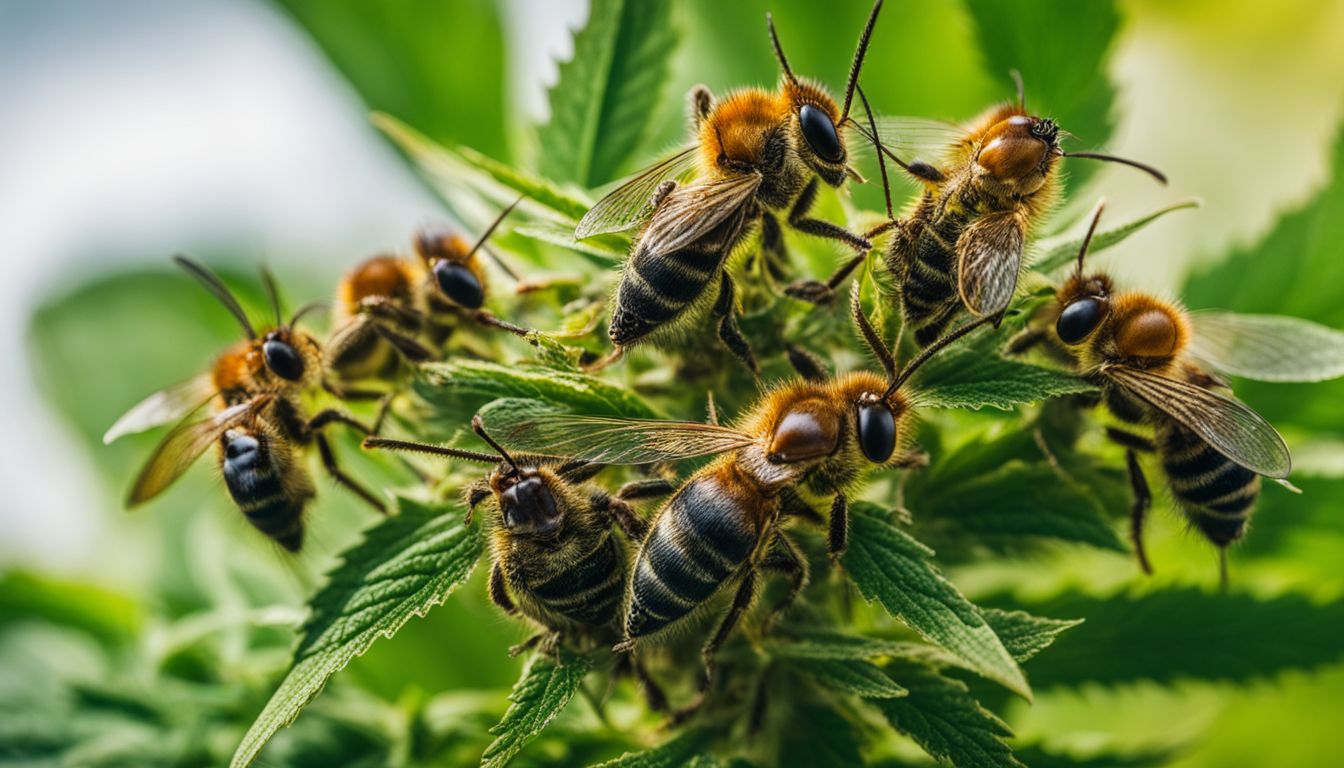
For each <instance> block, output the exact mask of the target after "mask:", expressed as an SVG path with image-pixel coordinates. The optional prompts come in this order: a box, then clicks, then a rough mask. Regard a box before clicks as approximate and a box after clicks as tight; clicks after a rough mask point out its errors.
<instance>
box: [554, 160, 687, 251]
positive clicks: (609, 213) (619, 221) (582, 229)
mask: <svg viewBox="0 0 1344 768" xmlns="http://www.w3.org/2000/svg"><path fill="white" fill-rule="evenodd" d="M697 158H698V147H695V146H690V147H687V148H685V149H683V150H681V151H680V152H678V153H677V154H675V155H672V156H671V157H669V158H667V159H666V160H662V161H661V162H658V163H655V164H653V165H651V166H649V167H648V168H645V169H644V170H642V171H640V172H639V173H637V174H635V175H634V176H633V177H631V178H630V179H629V180H627V181H625V182H623V183H622V184H621V185H620V186H619V187H617V188H616V189H614V190H612V191H611V192H609V193H608V194H607V196H606V197H603V198H602V199H601V200H598V201H597V204H596V205H594V206H593V207H592V208H590V209H588V212H587V213H585V214H584V215H583V218H582V219H580V220H579V225H578V226H577V227H575V228H574V239H575V240H583V239H584V238H588V237H593V236H594V235H602V234H606V233H609V232H624V231H625V230H627V229H630V228H632V227H635V226H638V225H639V224H641V223H643V222H644V221H645V220H647V219H648V218H649V216H651V215H652V214H653V207H652V206H651V205H649V198H650V197H652V196H653V191H654V190H655V189H657V188H658V185H659V184H662V183H663V182H664V181H667V180H669V179H672V180H674V181H681V182H684V181H687V180H689V179H690V178H691V177H692V176H694V175H695V172H696V170H697V169H698V167H699V166H698V163H697Z"/></svg>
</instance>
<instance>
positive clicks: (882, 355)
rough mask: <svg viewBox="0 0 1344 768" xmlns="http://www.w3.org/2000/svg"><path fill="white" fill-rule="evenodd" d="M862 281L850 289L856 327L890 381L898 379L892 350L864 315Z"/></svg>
mask: <svg viewBox="0 0 1344 768" xmlns="http://www.w3.org/2000/svg"><path fill="white" fill-rule="evenodd" d="M861 282H862V281H861V280H857V279H856V280H854V282H853V284H852V285H851V286H850V288H849V311H850V314H851V315H853V316H854V325H856V326H858V329H859V335H861V336H863V342H864V343H865V344H867V345H868V349H869V350H870V351H872V353H873V356H874V357H876V358H877V360H878V362H880V363H881V364H882V370H884V371H886V373H887V378H888V379H894V378H896V358H895V357H893V356H892V354H891V350H890V349H887V344H886V342H884V341H883V340H882V336H881V335H880V334H878V332H877V329H876V328H874V327H873V324H872V323H870V322H868V316H867V315H865V314H863V305H862V304H861V303H860V302H859V283H861Z"/></svg>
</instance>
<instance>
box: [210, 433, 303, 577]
mask: <svg viewBox="0 0 1344 768" xmlns="http://www.w3.org/2000/svg"><path fill="white" fill-rule="evenodd" d="M219 452H220V469H221V474H222V475H223V477H224V484H225V487H227V488H228V490H229V496H230V497H232V498H233V501H234V503H235V504H237V505H238V510H239V511H240V512H242V513H243V516H244V517H246V518H247V521H248V522H249V523H251V524H252V527H254V528H256V529H257V530H258V531H260V532H261V533H262V534H264V535H265V536H267V537H268V538H270V539H272V540H274V541H275V542H276V543H278V544H279V545H280V546H282V547H284V548H285V549H287V550H289V551H290V552H297V551H299V549H300V547H302V545H303V534H304V524H303V513H304V508H305V507H306V506H307V504H308V502H309V501H311V500H312V498H313V497H314V496H315V495H316V491H315V489H314V488H313V480H312V476H311V475H310V474H309V473H308V470H307V469H305V468H304V467H303V465H302V463H301V462H300V461H299V460H298V458H297V457H296V456H295V455H294V450H293V448H292V445H291V441H290V440H288V439H286V438H285V437H284V436H282V435H279V434H277V433H276V430H275V429H274V428H271V427H268V426H267V425H265V423H264V422H258V423H257V424H255V425H253V426H251V427H245V426H240V427H239V428H236V429H231V430H229V431H228V432H226V433H224V436H223V437H221V438H220V443H219Z"/></svg>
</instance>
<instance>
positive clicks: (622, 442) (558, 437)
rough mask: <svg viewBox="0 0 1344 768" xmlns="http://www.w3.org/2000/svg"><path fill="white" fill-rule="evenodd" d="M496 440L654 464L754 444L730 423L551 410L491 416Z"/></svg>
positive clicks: (532, 449)
mask: <svg viewBox="0 0 1344 768" xmlns="http://www.w3.org/2000/svg"><path fill="white" fill-rule="evenodd" d="M490 429H491V432H492V434H493V435H494V437H495V439H497V440H499V442H500V443H501V444H503V445H504V446H505V447H506V448H509V449H510V450H516V451H519V452H521V453H531V454H538V455H541V456H557V457H564V458H569V459H582V460H584V461H590V462H593V463H597V464H651V463H653V462H656V461H672V460H676V459H689V458H693V457H695V456H709V455H712V454H716V453H724V452H726V451H731V450H733V449H735V448H741V447H742V446H745V445H750V444H751V443H753V442H755V441H754V440H753V439H752V438H751V436H750V435H747V434H744V433H742V432H738V431H737V430H735V429H729V428H728V427H720V426H715V425H712V424H700V423H697V422H692V421H658V420H652V419H622V418H614V417H606V416H575V415H570V414H552V415H545V416H532V417H525V418H523V419H520V420H514V419H510V418H509V416H508V415H507V414H499V415H498V417H497V418H495V419H492V420H490Z"/></svg>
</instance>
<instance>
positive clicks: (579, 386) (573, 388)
mask: <svg viewBox="0 0 1344 768" xmlns="http://www.w3.org/2000/svg"><path fill="white" fill-rule="evenodd" d="M415 387H416V392H417V393H419V394H420V396H421V397H423V398H424V399H425V400H426V401H428V402H430V403H431V404H432V403H435V402H444V401H447V403H448V404H449V405H452V404H454V403H455V401H454V398H455V397H457V396H460V395H463V394H469V395H482V396H485V397H487V398H492V399H493V398H515V399H526V400H533V401H538V400H539V401H542V402H544V403H550V404H553V405H559V406H565V407H567V408H568V409H570V410H573V411H574V412H576V413H586V414H592V415H596V416H626V417H630V418H639V419H656V418H659V416H660V414H658V413H657V412H656V411H654V410H653V409H652V408H650V407H649V406H648V405H646V404H645V403H644V401H643V400H642V399H640V398H639V397H638V396H637V395H635V393H633V392H631V391H630V390H628V389H625V388H624V387H619V386H616V385H615V384H609V383H607V382H605V381H602V380H601V379H598V378H595V377H593V376H589V375H587V374H583V373H576V372H572V371H560V370H556V369H554V368H546V367H542V366H538V365H527V364H514V365H500V364H498V363H492V362H487V361H484V360H466V359H461V360H453V361H450V362H444V363H427V364H425V365H423V366H421V367H420V372H419V377H418V378H417V380H416V384H415Z"/></svg>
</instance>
